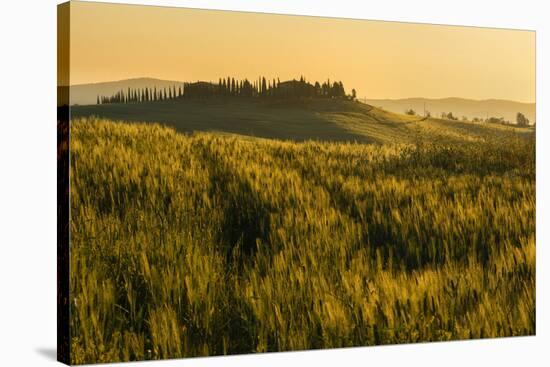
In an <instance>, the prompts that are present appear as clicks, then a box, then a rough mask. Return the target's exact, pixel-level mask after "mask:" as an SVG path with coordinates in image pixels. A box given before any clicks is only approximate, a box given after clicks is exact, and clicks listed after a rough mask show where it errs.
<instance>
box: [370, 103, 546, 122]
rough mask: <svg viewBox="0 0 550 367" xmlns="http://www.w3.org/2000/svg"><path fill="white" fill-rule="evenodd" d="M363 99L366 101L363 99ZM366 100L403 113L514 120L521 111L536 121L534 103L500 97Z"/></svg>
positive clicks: (377, 105)
mask: <svg viewBox="0 0 550 367" xmlns="http://www.w3.org/2000/svg"><path fill="white" fill-rule="evenodd" d="M364 101H365V100H364ZM366 103H368V104H370V105H373V106H376V107H381V108H383V109H385V110H387V111H391V112H397V113H405V111H406V110H409V109H413V110H414V111H415V112H416V113H417V114H419V115H422V114H423V113H424V106H425V108H426V111H429V112H430V113H431V115H432V116H433V117H439V116H441V113H442V112H445V113H448V112H452V113H453V115H454V116H456V117H458V118H459V119H460V118H462V116H466V117H468V118H470V119H472V118H474V117H479V118H486V117H487V116H488V117H502V118H504V119H505V120H507V121H511V122H515V121H516V114H517V113H518V112H521V113H523V114H524V115H525V117H527V118H528V119H529V122H530V123H531V124H532V123H534V122H535V121H536V108H535V103H522V102H516V101H508V100H503V99H486V100H473V99H465V98H455V97H451V98H441V99H431V98H404V99H366Z"/></svg>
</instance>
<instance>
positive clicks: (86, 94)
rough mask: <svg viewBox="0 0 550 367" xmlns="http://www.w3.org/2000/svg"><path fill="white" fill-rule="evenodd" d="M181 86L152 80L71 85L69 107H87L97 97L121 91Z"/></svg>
mask: <svg viewBox="0 0 550 367" xmlns="http://www.w3.org/2000/svg"><path fill="white" fill-rule="evenodd" d="M181 84H183V82H180V81H174V80H161V79H154V78H135V79H125V80H118V81H113V82H103V83H91V84H78V85H73V86H72V87H71V91H70V98H71V105H76V104H77V105H89V104H95V103H96V101H97V96H98V95H99V96H112V95H113V94H115V93H117V92H119V91H120V90H123V91H124V92H126V90H127V89H128V88H131V89H141V88H145V87H149V88H157V89H158V88H167V87H171V86H174V85H176V86H178V85H181Z"/></svg>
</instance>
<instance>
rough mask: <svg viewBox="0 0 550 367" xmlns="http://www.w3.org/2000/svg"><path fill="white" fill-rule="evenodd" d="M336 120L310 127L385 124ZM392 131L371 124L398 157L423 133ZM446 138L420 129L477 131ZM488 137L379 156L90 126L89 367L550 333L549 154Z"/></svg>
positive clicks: (79, 190) (84, 343) (80, 125)
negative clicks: (544, 287) (545, 224)
mask: <svg viewBox="0 0 550 367" xmlns="http://www.w3.org/2000/svg"><path fill="white" fill-rule="evenodd" d="M116 107H117V106H113V108H116ZM329 107H331V108H328V109H327V108H325V109H324V110H322V109H321V108H320V107H318V106H310V107H307V106H306V107H305V108H304V107H302V108H301V110H302V112H295V113H296V115H295V116H298V115H299V114H306V112H307V111H309V110H308V108H314V109H315V111H316V112H315V114H320V115H322V116H332V117H331V119H332V120H333V121H334V120H335V116H334V115H336V116H337V117H338V119H342V120H346V121H337V124H343V125H349V124H350V122H349V120H354V121H355V120H356V116H357V114H361V115H367V114H368V111H367V112H364V111H363V110H362V109H363V107H362V106H359V105H358V106H357V110H352V111H349V110H348V112H346V113H345V114H342V113H339V112H338V111H335V110H334V106H329ZM336 107H337V106H336ZM271 108H281V107H277V106H272V107H271ZM285 108H288V107H285ZM266 109H267V108H266V107H265V106H264V107H262V110H259V109H258V110H255V111H254V112H251V111H247V113H250V114H251V115H254V114H256V115H257V114H265V115H266V118H276V117H275V116H276V115H277V114H274V113H272V114H267V113H265V110H266ZM304 111H305V112H304ZM311 115H314V114H313V113H312V114H311ZM384 116H388V117H392V118H393V116H392V115H390V114H387V115H384V114H383V113H380V115H379V116H377V118H378V119H379V120H382V121H381V122H378V121H377V122H376V123H375V122H372V121H370V122H365V125H367V126H368V127H369V128H372V129H374V126H375V125H376V124H379V125H381V127H380V128H379V129H375V131H373V136H374V133H377V134H379V135H377V136H380V138H377V139H380V140H381V141H382V140H383V139H387V137H388V136H391V137H397V136H402V139H403V140H405V139H406V138H407V137H406V136H403V135H398V134H397V133H396V132H395V131H394V130H396V131H400V132H401V131H407V130H405V129H408V128H409V127H408V126H409V125H411V126H415V125H417V124H421V123H409V124H407V121H406V118H405V117H401V116H398V117H399V118H401V119H402V120H401V121H398V122H395V123H394V124H393V125H392V124H389V123H387V122H385V121H384V120H383V117H384ZM213 119H214V120H215V119H219V120H216V121H217V122H216V124H221V123H222V120H221V117H220V116H214V118H213ZM203 121H204V120H203ZM386 125H387V126H386ZM441 125H444V126H448V125H447V122H442V121H438V120H433V121H429V122H428V124H426V125H425V126H424V125H423V126H421V127H419V128H420V129H426V130H429V129H433V130H435V133H437V134H440V133H441V132H440V130H443V133H444V134H446V135H450V136H452V134H454V133H457V134H460V136H461V137H467V136H470V135H469V134H471V130H472V127H469V126H468V127H465V126H462V125H461V124H460V123H453V125H452V126H453V128H452V129H442V128H441ZM230 126H233V125H230ZM294 128H296V126H294ZM357 129H359V128H357ZM478 129H480V131H479V132H477V130H478ZM413 130H414V129H413ZM413 130H411V131H413ZM300 131H302V130H300ZM473 131H474V132H475V136H476V137H478V138H479V137H480V136H483V134H488V133H489V132H491V133H492V135H488V138H490V139H486V140H487V142H484V143H478V142H470V143H464V144H452V145H449V144H447V145H444V146H436V147H434V146H423V145H420V146H419V147H414V146H402V145H399V146H394V145H380V146H379V145H369V144H342V143H327V142H305V143H295V142H281V141H277V140H266V139H241V138H236V137H232V136H220V135H219V134H210V133H206V134H205V133H199V134H193V135H184V134H178V133H176V132H175V131H173V130H172V129H167V128H164V127H160V126H158V125H151V124H149V125H137V124H123V123H118V124H117V123H113V122H109V121H100V120H91V121H85V120H84V121H73V125H72V130H71V134H72V135H71V186H70V187H71V241H72V249H71V271H72V273H71V335H72V347H73V349H72V353H71V357H72V359H73V362H75V363H83V362H105V361H113V360H135V359H149V358H151V359H159V358H175V357H181V356H197V355H213V354H227V353H229V354H232V353H246V352H263V351H281V350H296V349H304V348H328V347H342V346H354V345H372V344H385V343H401V342H419V341H433V340H451V339H457V338H458V339H460V338H479V337H495V336H512V335H526V334H533V333H534V332H535V242H534V235H535V221H534V217H535V177H534V172H535V171H534V142H533V141H529V140H527V139H521V138H517V137H513V136H507V137H506V140H504V139H505V138H504V135H501V131H503V129H502V128H501V127H494V128H493V127H491V128H490V130H487V128H482V127H479V128H478V127H475V128H473ZM304 135H306V134H305V132H304ZM501 138H502V139H501ZM451 140H452V139H451V138H449V141H451ZM467 140H468V139H463V140H462V141H467Z"/></svg>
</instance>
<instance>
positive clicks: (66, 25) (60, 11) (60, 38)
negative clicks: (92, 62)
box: [57, 3, 71, 364]
mask: <svg viewBox="0 0 550 367" xmlns="http://www.w3.org/2000/svg"><path fill="white" fill-rule="evenodd" d="M69 40H70V3H64V4H60V5H58V6H57V360H58V361H60V362H63V363H66V364H70V360H71V358H70V355H71V353H70V335H69V311H70V310H69V305H70V304H69V302H70V301H69V299H70V298H69V275H70V274H69V76H70V70H69V55H70V52H69V45H70V42H69Z"/></svg>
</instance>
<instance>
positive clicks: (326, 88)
mask: <svg viewBox="0 0 550 367" xmlns="http://www.w3.org/2000/svg"><path fill="white" fill-rule="evenodd" d="M231 96H233V97H274V98H280V99H294V98H306V97H318V98H347V99H351V100H353V99H355V98H356V92H355V89H352V93H351V95H346V91H345V89H344V85H343V84H342V82H341V81H339V82H333V83H331V82H330V80H327V81H326V82H323V83H322V84H320V83H319V82H315V83H314V84H311V83H309V82H307V81H306V80H305V78H304V77H303V76H302V77H300V80H295V79H293V80H288V81H283V82H281V81H279V79H278V78H277V80H275V79H273V80H267V79H266V78H265V77H260V78H258V80H256V81H253V82H250V81H249V80H248V79H244V80H235V78H230V77H228V78H220V79H219V81H218V83H217V84H216V83H211V82H203V81H197V82H194V83H183V84H179V85H173V86H171V87H167V88H166V87H165V88H159V89H157V88H156V87H152V88H151V87H146V88H138V89H132V88H128V89H127V90H126V91H124V90H120V91H118V92H117V93H115V94H114V95H112V96H97V104H108V103H135V102H149V101H164V100H170V99H176V98H212V97H231Z"/></svg>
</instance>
